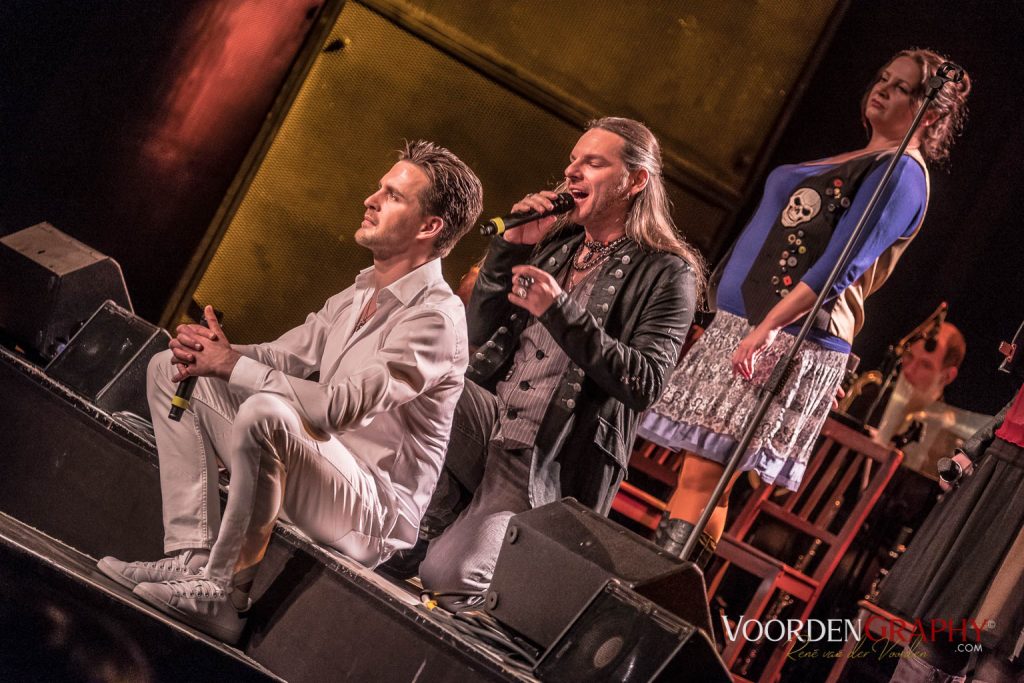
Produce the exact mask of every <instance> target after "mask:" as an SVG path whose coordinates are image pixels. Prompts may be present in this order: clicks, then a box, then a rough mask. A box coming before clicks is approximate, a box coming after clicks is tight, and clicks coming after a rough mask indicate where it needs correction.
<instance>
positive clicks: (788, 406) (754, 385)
mask: <svg viewBox="0 0 1024 683" xmlns="http://www.w3.org/2000/svg"><path fill="white" fill-rule="evenodd" d="M943 61H945V60H944V59H943V58H942V57H941V56H940V55H938V54H936V53H934V52H932V51H930V50H905V51H903V52H900V53H898V54H897V55H896V56H895V57H893V59H892V60H891V61H889V63H888V64H886V65H885V66H884V67H882V69H881V70H879V72H878V75H877V78H876V80H875V82H874V83H872V85H871V86H870V88H869V89H868V91H867V92H866V93H865V94H864V97H863V99H862V100H861V116H862V120H863V122H864V125H865V128H866V129H867V131H868V134H869V139H868V143H867V145H866V146H865V147H864V148H863V149H859V150H856V151H853V152H846V153H843V154H838V155H836V156H833V157H830V158H828V159H822V160H819V161H812V162H808V163H804V164H794V165H788V166H780V167H779V168H776V169H775V170H774V171H772V173H771V174H770V175H769V176H768V179H767V181H766V183H765V191H764V195H763V196H762V198H761V203H760V205H759V206H758V207H757V210H756V211H755V213H754V215H753V216H752V217H751V219H750V222H749V223H748V224H747V225H746V227H745V228H744V230H743V232H742V233H741V234H740V236H739V239H738V240H737V241H736V243H735V244H734V245H733V248H732V251H731V252H730V254H729V255H728V256H727V257H726V259H725V261H724V262H723V264H722V265H721V266H720V267H719V269H718V271H717V272H716V273H715V274H714V276H713V277H712V282H711V287H712V291H711V293H710V294H709V299H710V300H711V303H712V305H713V306H714V307H716V308H717V311H718V312H717V314H716V316H715V319H714V322H713V323H712V324H711V325H710V326H709V327H708V329H707V331H706V332H705V333H704V335H703V336H702V337H701V338H700V339H699V340H698V341H697V343H696V344H695V345H694V346H693V348H692V349H690V351H689V353H688V354H687V355H686V357H685V358H684V359H683V362H682V363H681V364H680V366H679V367H678V368H677V369H676V371H675V373H674V374H673V375H672V377H671V379H670V381H669V384H668V387H667V388H666V390H665V393H664V395H663V396H662V398H661V400H660V401H659V402H658V403H657V404H655V406H654V407H653V408H652V409H651V410H650V411H649V412H648V413H647V414H646V415H645V417H644V419H643V421H642V422H641V425H640V431H639V434H640V436H641V437H643V438H645V439H648V440H650V441H653V442H654V443H656V444H659V445H661V446H665V447H668V448H671V449H673V450H684V451H686V452H687V455H686V457H685V459H684V461H683V466H682V470H681V472H680V482H679V486H678V488H677V489H676V492H675V494H674V495H673V497H672V499H671V500H670V501H669V510H668V513H669V514H668V517H669V518H668V519H666V520H665V521H664V522H663V523H662V525H661V526H660V527H659V530H658V538H657V539H656V540H657V542H658V543H659V544H661V545H662V546H664V547H665V548H666V549H668V550H670V551H672V552H676V553H678V552H679V551H681V550H682V546H683V544H684V543H685V541H686V538H687V537H688V535H689V531H690V529H692V528H693V523H694V522H696V521H697V519H698V518H699V516H700V514H701V512H702V510H703V509H704V507H705V506H706V505H707V503H708V501H709V500H710V498H711V493H712V490H713V489H714V486H715V484H716V483H717V482H718V480H719V478H720V477H721V475H722V473H723V471H724V463H725V461H726V460H727V459H728V456H729V454H730V453H731V451H732V448H733V446H734V445H735V444H736V442H737V441H738V438H739V435H740V433H741V432H742V430H743V427H744V425H745V423H746V420H747V417H748V416H749V415H750V413H751V412H752V411H753V409H754V407H755V405H756V404H757V401H758V398H759V396H758V391H757V390H758V388H759V387H760V386H761V385H763V384H764V382H765V381H766V380H767V379H768V377H769V376H770V375H771V373H772V370H773V369H774V367H775V364H776V362H777V361H778V359H779V358H780V357H781V356H782V355H784V354H785V353H786V351H787V350H788V349H789V347H790V346H791V344H792V342H793V339H794V335H795V331H796V330H797V329H799V327H800V325H801V324H802V322H803V318H804V316H805V315H806V313H807V312H808V311H809V310H810V308H811V306H812V304H813V303H814V300H815V298H816V296H817V294H818V292H819V291H821V288H822V287H823V286H824V283H825V280H826V279H827V277H828V274H829V273H830V272H831V270H832V268H833V266H834V265H835V263H836V261H837V260H838V257H839V253H840V252H841V251H842V249H843V246H844V245H845V243H846V241H847V238H848V237H849V235H850V233H851V232H852V230H853V228H854V226H855V225H856V223H857V221H858V219H859V218H860V217H861V215H862V213H863V211H864V208H865V206H866V205H867V203H868V200H869V198H870V196H871V194H872V193H873V191H874V190H875V188H876V187H877V186H878V184H879V182H880V180H881V177H882V175H883V173H884V171H885V166H886V165H887V163H888V161H889V160H890V159H891V155H892V153H893V152H894V151H895V149H896V148H897V147H898V146H899V143H900V142H901V141H902V139H903V136H904V135H905V134H906V131H907V130H908V129H909V127H910V124H911V122H912V120H913V118H914V115H915V113H916V111H917V108H918V106H919V105H920V102H921V100H922V99H923V97H924V93H925V88H926V86H925V84H926V82H927V80H928V79H929V78H930V77H931V76H933V75H934V74H935V72H936V71H937V69H938V67H939V65H940V64H941V63H942V62H943ZM969 90H970V79H969V78H968V77H966V76H965V77H964V79H963V81H962V82H961V83H959V84H950V85H947V86H945V87H944V88H943V89H942V91H941V92H940V93H939V95H938V97H937V98H936V100H935V102H934V103H933V104H932V105H931V107H929V109H928V111H927V112H926V113H925V115H924V118H923V120H922V124H921V126H920V128H919V129H918V131H917V133H916V134H915V135H914V138H913V139H912V140H911V142H910V146H909V148H908V150H907V153H906V154H905V155H904V157H903V158H902V159H900V161H899V162H898V163H897V165H896V169H895V171H894V174H893V178H892V181H891V183H890V184H889V186H888V187H887V188H886V190H885V192H884V194H883V195H882V197H881V199H880V202H879V205H878V207H877V208H876V209H875V211H874V212H873V215H872V217H871V219H870V220H869V222H868V224H867V226H866V229H865V231H864V232H863V233H862V237H861V238H860V240H859V242H858V243H857V245H856V248H855V250H854V252H853V256H852V258H851V259H850V261H849V263H848V264H847V266H846V268H845V269H844V270H843V272H842V274H841V277H840V278H839V280H838V282H837V283H836V285H835V286H834V287H833V289H832V291H831V292H830V295H829V298H828V301H827V304H826V305H825V307H824V309H823V310H822V312H821V314H820V315H818V317H817V318H816V320H815V327H814V329H813V330H812V334H811V335H810V336H809V337H808V340H807V342H806V343H805V344H804V345H803V346H802V347H801V349H800V352H799V354H798V356H797V360H796V362H795V370H794V372H793V373H792V375H791V377H790V378H789V380H788V381H787V382H786V384H785V386H784V387H783V388H782V391H781V392H780V394H779V396H778V397H777V398H776V400H775V401H773V403H772V405H771V407H770V408H769V409H768V413H767V414H766V416H765V418H764V420H763V421H762V423H761V426H760V428H759V429H758V430H757V433H756V434H755V437H754V440H753V442H752V443H751V445H750V448H749V449H748V450H747V452H746V453H745V454H744V456H743V459H742V460H741V462H740V467H739V469H738V470H737V475H738V474H739V472H742V471H746V470H754V471H755V472H757V474H758V475H759V476H760V477H761V479H763V480H764V481H765V482H767V483H776V484H779V485H782V486H785V487H786V488H789V489H792V490H796V489H797V487H798V486H799V485H800V479H801V477H802V476H803V472H804V468H805V466H806V464H807V460H808V458H809V456H810V450H811V447H812V445H813V443H814V440H815V438H816V437H817V435H818V432H819V431H820V430H821V426H822V424H823V423H824V421H825V418H826V416H827V415H828V410H829V406H830V405H831V402H832V397H833V396H834V395H835V393H836V389H837V388H838V386H839V383H840V380H841V379H842V376H843V373H844V370H845V367H846V359H847V356H848V354H849V352H850V344H851V342H852V341H853V336H854V334H855V333H856V332H857V330H859V328H860V326H861V324H862V323H863V303H864V299H865V298H866V297H867V296H868V295H869V294H871V293H872V292H874V291H876V290H877V289H878V288H879V287H880V286H881V285H882V283H883V282H884V281H885V280H886V278H887V277H888V276H889V274H890V273H891V272H892V270H893V268H894V267H895V264H896V261H897V260H898V259H899V257H900V255H901V254H902V252H903V250H904V249H905V248H906V247H907V245H908V244H909V243H910V241H911V240H912V239H913V238H914V236H915V235H916V234H917V232H918V230H919V228H920V226H921V222H922V220H923V218H924V214H925V210H926V208H927V205H928V172H927V169H926V167H925V160H928V161H933V162H934V161H942V160H944V159H945V158H946V157H947V156H948V152H949V146H950V144H951V142H952V140H953V137H954V136H955V135H956V134H957V133H958V132H959V130H960V127H961V125H962V123H963V118H964V115H965V113H966V111H965V107H964V103H965V100H966V97H967V93H968V92H969ZM733 481H735V476H734V477H733ZM731 487H732V482H730V486H729V488H730V489H731ZM727 501H728V492H727V494H726V496H724V497H723V498H722V501H721V503H720V504H719V507H718V508H717V509H716V510H715V513H714V515H713V516H712V517H711V521H710V523H709V524H708V527H707V534H706V535H705V536H704V537H702V539H701V541H702V542H701V548H702V556H701V557H700V558H699V559H700V560H703V559H706V558H707V557H709V556H710V553H711V551H712V550H713V548H714V545H715V543H716V542H717V539H718V538H719V537H720V536H721V533H722V529H723V527H724V524H725V513H726V505H727Z"/></svg>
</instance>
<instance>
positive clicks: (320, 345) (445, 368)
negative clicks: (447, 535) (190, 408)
mask: <svg viewBox="0 0 1024 683" xmlns="http://www.w3.org/2000/svg"><path fill="white" fill-rule="evenodd" d="M372 270H373V269H372V268H367V269H365V270H363V271H362V272H360V273H359V275H358V276H357V277H356V280H355V284H353V285H352V286H351V287H349V288H348V289H346V290H345V291H343V292H341V293H339V294H336V295H335V296H333V297H331V298H330V299H328V300H327V303H326V304H325V305H324V307H323V308H322V309H321V310H320V311H318V312H316V313H310V314H309V316H308V317H307V318H306V321H305V323H303V324H302V325H300V326H298V327H296V328H294V329H291V330H289V331H288V332H286V333H284V334H283V335H282V336H281V337H280V338H279V339H277V340H276V341H273V342H269V343H265V344H254V345H236V346H235V347H234V348H235V349H236V350H237V351H239V352H240V353H242V354H243V358H240V359H239V360H238V362H237V364H236V365H235V368H234V370H233V371H232V373H231V377H230V382H229V384H230V386H231V388H232V389H235V390H240V391H242V392H247V393H256V392H269V393H272V394H276V395H278V396H281V397H283V398H284V399H286V400H287V401H288V402H289V403H290V404H291V405H293V406H294V407H295V409H296V410H297V411H298V413H299V415H300V416H301V417H302V419H303V420H304V422H305V423H306V425H307V429H308V430H309V432H310V434H312V435H314V436H319V438H334V439H337V440H338V441H340V442H341V444H342V445H343V446H345V449H346V450H347V451H349V452H350V453H351V454H352V455H353V457H355V459H356V460H357V462H358V463H359V464H360V466H361V467H362V468H363V469H364V470H365V471H367V472H368V473H369V474H370V475H371V476H373V477H374V479H376V481H377V482H378V490H379V491H380V495H381V497H382V498H383V500H382V502H383V503H384V505H385V506H386V507H387V508H388V509H389V510H393V511H394V512H395V526H394V528H393V530H392V532H391V534H390V535H389V536H390V537H391V538H392V539H394V540H397V541H399V543H398V544H397V546H396V547H404V546H406V545H411V544H412V543H414V542H415V540H416V537H417V533H418V528H419V522H420V518H421V517H422V516H423V513H424V511H425V510H426V508H427V504H428V503H429V502H430V496H431V494H432V492H433V490H434V485H435V484H436V483H437V478H438V476H439V474H440V472H441V466H442V464H443V462H444V456H445V451H446V448H447V445H448V437H449V433H450V431H451V424H452V416H453V414H454V411H455V404H456V402H457V401H458V399H459V396H460V394H461V393H462V386H463V377H464V374H465V371H466V364H467V357H468V350H467V341H466V313H465V309H464V308H463V305H462V302H461V301H460V300H459V299H458V298H457V297H456V296H455V295H454V294H453V293H452V290H451V288H450V287H449V286H448V285H447V283H445V281H444V279H443V277H442V274H441V261H440V259H434V260H432V261H429V262H428V263H426V264H424V265H422V266H420V267H419V268H417V269H416V270H414V271H412V272H411V273H409V274H408V275H405V276H404V277H402V278H400V279H399V280H397V281H396V282H394V283H392V284H391V285H389V286H387V287H385V288H384V289H382V290H381V291H380V293H379V294H378V296H377V310H376V313H375V314H374V315H373V317H371V318H370V319H369V321H368V322H367V323H366V324H365V325H364V326H363V327H362V328H361V329H359V330H356V329H355V327H356V324H357V321H358V319H359V316H360V313H361V312H362V311H363V310H364V309H365V306H366V304H367V303H368V302H369V300H370V297H371V296H372V295H373V273H372ZM316 371H319V372H320V379H319V381H311V380H307V379H305V378H306V377H308V376H310V375H311V374H312V373H314V372H316Z"/></svg>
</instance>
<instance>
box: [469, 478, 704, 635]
mask: <svg viewBox="0 0 1024 683" xmlns="http://www.w3.org/2000/svg"><path fill="white" fill-rule="evenodd" d="M611 579H617V580H618V581H620V582H621V583H622V584H623V585H625V586H627V587H629V588H631V589H632V590H634V591H635V592H636V593H637V594H638V595H639V596H641V597H644V598H647V599H648V600H650V601H652V602H653V603H654V604H657V605H659V606H660V607H661V608H662V609H663V610H664V611H667V612H669V613H672V614H675V615H676V616H677V617H680V618H682V619H683V620H685V621H687V622H689V623H690V624H693V625H694V626H696V627H698V628H700V629H702V630H704V631H705V632H706V633H708V634H710V633H712V630H711V612H710V610H709V609H708V600H707V592H706V589H705V587H704V577H703V575H702V574H701V573H700V570H699V569H697V567H696V565H694V564H693V563H692V562H683V561H682V560H680V559H679V558H677V557H674V556H672V555H670V554H668V553H666V552H665V551H663V550H662V549H661V548H659V547H658V546H656V545H654V544H653V543H651V542H650V541H648V540H646V539H644V538H641V537H640V536H638V535H637V534H635V533H633V532H631V531H629V530H628V529H625V528H624V527H622V526H620V525H618V524H616V523H615V522H613V521H611V520H610V519H608V518H607V517H604V516H601V515H598V514H597V513H595V512H593V511H592V510H590V509H588V508H586V507H584V506H583V505H580V504H579V503H578V502H577V501H576V500H574V499H572V498H564V499H562V500H560V501H557V502H554V503H550V504H548V505H543V506H541V507H539V508H534V509H532V510H527V511H526V512H523V513H520V514H518V515H516V516H515V517H513V518H512V519H511V521H509V525H508V530H507V531H506V532H505V540H504V541H503V542H502V546H501V552H500V554H499V555H498V561H497V564H496V565H495V568H494V578H493V580H492V581H491V586H490V589H489V590H488V592H487V599H486V606H487V611H488V612H490V613H491V614H492V615H493V616H494V618H495V619H497V620H498V621H500V622H501V623H503V624H504V625H506V626H508V627H509V628H511V629H512V630H514V631H516V632H518V633H519V634H520V635H522V636H524V637H525V638H527V639H528V640H530V641H532V642H533V643H535V644H536V645H538V646H540V647H541V648H542V649H544V650H547V649H549V648H551V646H552V645H554V644H555V642H556V641H557V640H558V638H559V636H560V635H561V634H562V633H563V631H565V629H566V627H567V626H568V625H569V623H570V622H572V621H573V619H575V618H576V616H577V615H578V614H580V612H581V611H582V610H583V608H584V606H586V605H587V604H588V603H589V602H590V601H591V600H592V599H593V597H594V595H595V594H597V592H598V591H599V590H601V589H602V587H603V586H604V585H605V584H606V583H608V581H609V580H611Z"/></svg>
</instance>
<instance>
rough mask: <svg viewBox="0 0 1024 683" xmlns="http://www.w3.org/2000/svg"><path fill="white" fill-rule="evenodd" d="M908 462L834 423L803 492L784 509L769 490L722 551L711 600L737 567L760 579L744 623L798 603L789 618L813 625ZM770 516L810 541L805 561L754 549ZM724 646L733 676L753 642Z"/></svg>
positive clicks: (776, 661) (774, 659) (775, 670)
mask: <svg viewBox="0 0 1024 683" xmlns="http://www.w3.org/2000/svg"><path fill="white" fill-rule="evenodd" d="M902 459H903V453H902V452H900V451H899V450H897V449H895V448H891V447H886V446H882V445H879V444H877V443H875V442H874V441H872V440H871V439H869V438H868V437H867V436H865V435H863V434H861V433H860V432H857V431H855V430H853V429H850V428H849V427H846V426H844V425H842V424H840V423H838V422H836V421H834V420H832V419H831V418H830V419H828V420H827V421H826V423H825V426H824V428H823V429H822V432H821V436H820V437H819V440H818V442H817V444H816V447H815V451H814V453H813V454H812V457H811V460H810V462H809V464H808V468H807V471H806V472H805V474H804V478H803V484H802V485H801V487H800V490H799V491H797V492H795V493H793V494H790V495H789V496H787V497H786V498H785V499H784V500H782V501H780V502H776V501H775V500H774V498H773V497H772V496H771V493H772V492H773V490H774V489H775V487H774V486H762V487H760V488H758V489H757V490H755V491H754V492H753V493H752V494H751V496H750V498H749V499H748V500H747V503H746V505H745V506H744V508H743V510H742V511H741V512H740V514H739V515H738V516H737V518H736V519H735V521H734V522H733V524H732V525H731V526H730V527H729V529H728V531H727V532H726V533H725V535H724V536H723V537H722V540H721V541H720V542H719V544H718V549H717V551H716V555H717V556H718V558H719V559H720V563H719V565H718V566H717V568H716V569H715V570H714V571H713V572H712V574H711V579H710V581H709V583H708V595H709V596H714V595H715V594H716V593H717V592H718V590H719V588H720V587H721V586H722V581H723V578H724V576H725V574H726V572H727V570H728V569H729V568H730V567H732V566H735V567H736V568H738V569H741V570H743V571H745V572H747V573H749V574H753V575H755V576H756V577H759V578H760V583H759V585H758V587H757V590H756V592H755V594H754V596H753V598H752V600H751V601H750V603H749V604H748V605H747V607H746V610H745V611H744V612H743V616H744V617H746V618H747V619H749V620H757V619H767V618H769V617H771V616H772V609H770V607H771V606H772V605H780V604H782V605H788V604H789V603H790V601H792V603H793V604H795V605H796V607H795V611H794V612H793V613H790V614H787V615H786V618H796V619H801V620H803V619H806V617H807V616H808V615H809V614H810V613H811V610H812V609H813V608H814V605H815V602H816V601H817V599H818V597H819V596H820V595H821V591H822V589H823V588H824V586H825V584H826V582H827V581H828V579H829V577H830V576H831V575H832V573H833V571H835V568H836V566H837V565H838V564H839V562H840V560H841V559H842V557H843V554H844V553H845V552H846V550H847V549H848V548H849V546H850V543H851V542H852V541H853V537H854V535H855V534H856V533H857V531H858V530H859V529H860V528H861V527H862V526H863V524H864V520H865V519H866V518H867V516H868V514H869V513H870V512H871V509H872V508H873V507H874V505H875V503H876V502H877V501H878V499H879V497H880V496H881V495H882V491H883V490H884V489H885V487H886V485H887V484H888V483H889V480H890V479H891V478H892V475H893V473H894V472H895V471H896V468H898V467H899V464H900V461H901V460H902ZM762 516H764V517H762ZM765 517H766V518H768V519H770V520H774V523H775V524H776V525H781V526H782V527H783V528H784V529H785V530H786V534H787V535H788V536H789V537H794V536H796V537H797V540H799V538H801V537H802V538H806V539H807V540H806V543H804V544H803V545H802V546H801V550H803V554H802V555H801V556H800V558H799V559H797V560H792V561H786V560H788V559H789V558H785V559H783V558H780V557H775V556H773V555H771V554H770V553H769V552H767V551H766V550H763V549H760V548H758V547H755V545H754V544H753V543H752V541H755V540H757V539H756V532H757V530H758V529H760V528H763V524H762V522H765V521H766V519H765ZM797 532H798V533H797ZM787 545H791V543H790V544H787ZM798 545H799V544H798ZM773 598H774V600H775V602H773ZM780 600H781V601H782V602H778V601H780ZM766 611H767V612H768V614H766ZM724 645H725V649H724V651H723V652H722V657H723V659H724V660H725V662H726V665H727V666H729V667H730V669H733V668H734V667H735V666H736V664H737V662H738V661H739V658H740V655H741V654H742V653H743V652H744V650H745V647H746V646H747V641H746V640H745V639H744V638H743V636H742V634H741V635H740V636H739V638H737V640H735V641H733V642H725V643H724ZM791 647H792V642H789V643H779V644H778V645H777V647H775V648H774V650H773V651H772V652H771V655H770V656H769V659H768V662H767V664H766V665H765V668H764V670H763V672H762V674H761V676H760V677H759V678H758V680H759V681H762V682H767V683H773V682H774V681H776V680H777V679H778V676H779V672H780V671H781V669H782V666H783V664H784V663H785V661H786V654H787V653H788V652H789V650H790V648H791ZM765 649H768V646H765ZM741 673H742V672H741Z"/></svg>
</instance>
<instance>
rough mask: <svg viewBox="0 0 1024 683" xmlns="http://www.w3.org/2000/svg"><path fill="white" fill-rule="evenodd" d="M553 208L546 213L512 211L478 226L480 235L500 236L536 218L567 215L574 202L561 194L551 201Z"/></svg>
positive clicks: (570, 197) (569, 196)
mask: <svg viewBox="0 0 1024 683" xmlns="http://www.w3.org/2000/svg"><path fill="white" fill-rule="evenodd" d="M551 201H552V202H553V203H554V206H553V207H552V208H550V209H548V210H547V211H534V210H533V209H530V210H529V211H514V212H512V213H510V214H506V215H504V216H499V217H497V218H492V219H491V220H489V221H487V222H486V223H484V224H483V225H481V226H480V234H481V235H485V236H490V235H500V234H502V233H503V232H505V231H506V230H511V229H512V228H515V227H518V226H520V225H522V224H523V223H529V222H530V221H535V220H537V219H538V218H545V217H547V216H557V215H559V214H563V213H568V212H569V211H572V208H573V207H574V206H576V200H575V199H573V198H572V195H571V194H569V193H568V192H561V193H559V194H558V196H557V197H555V198H554V199H552V200H551Z"/></svg>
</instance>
